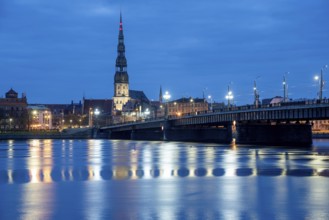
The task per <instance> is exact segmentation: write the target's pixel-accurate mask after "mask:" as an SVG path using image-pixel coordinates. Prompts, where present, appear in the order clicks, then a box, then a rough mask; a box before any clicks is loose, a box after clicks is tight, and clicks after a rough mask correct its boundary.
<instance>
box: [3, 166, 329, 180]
mask: <svg viewBox="0 0 329 220" xmlns="http://www.w3.org/2000/svg"><path fill="white" fill-rule="evenodd" d="M227 172H232V169H229V170H225V169H224V168H213V169H211V170H208V169H206V168H202V167H201V168H196V169H189V168H186V167H182V168H179V169H177V170H171V169H168V170H164V169H159V168H158V167H153V168H150V169H148V170H144V169H143V168H142V167H140V168H138V169H131V168H129V167H124V166H121V167H109V166H107V167H102V168H101V170H99V169H95V170H94V169H92V167H84V168H83V167H81V168H76V169H57V168H54V169H52V170H49V169H48V168H45V169H33V170H27V169H24V170H14V171H11V170H9V171H5V170H1V171H0V183H7V184H10V183H15V184H21V183H51V182H62V181H99V180H103V181H106V180H125V179H142V178H143V179H149V178H164V179H165V178H177V177H180V178H187V177H223V176H226V175H225V174H226V173H227ZM167 173H169V174H170V175H168V174H167ZM230 176H234V177H247V176H273V177H275V176H304V177H307V176H308V177H311V176H321V177H329V169H319V170H316V169H308V168H305V169H291V170H285V169H281V168H265V169H264V168H260V169H253V168H238V169H235V170H233V175H230Z"/></svg>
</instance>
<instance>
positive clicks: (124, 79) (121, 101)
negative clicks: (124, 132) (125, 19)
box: [113, 12, 130, 111]
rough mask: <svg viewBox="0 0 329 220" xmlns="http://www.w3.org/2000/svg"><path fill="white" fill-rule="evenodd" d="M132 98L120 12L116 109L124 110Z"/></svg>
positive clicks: (114, 98) (114, 99)
mask: <svg viewBox="0 0 329 220" xmlns="http://www.w3.org/2000/svg"><path fill="white" fill-rule="evenodd" d="M129 100H130V97H129V77H128V73H127V60H126V56H125V45H124V37H123V26H122V15H121V12H120V26H119V43H118V56H117V59H116V64H115V75H114V96H113V103H114V108H115V110H119V111H122V108H123V106H124V105H125V104H126V103H127V102H128V101H129Z"/></svg>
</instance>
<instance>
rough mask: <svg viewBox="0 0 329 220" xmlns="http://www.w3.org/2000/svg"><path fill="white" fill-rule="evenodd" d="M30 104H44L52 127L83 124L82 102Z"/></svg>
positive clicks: (58, 127)
mask: <svg viewBox="0 0 329 220" xmlns="http://www.w3.org/2000/svg"><path fill="white" fill-rule="evenodd" d="M31 106H44V107H45V108H48V110H49V111H50V112H51V115H52V126H51V127H52V128H53V129H61V128H64V127H70V126H79V125H81V124H83V118H82V103H81V101H80V102H79V103H74V102H73V101H72V102H71V104H40V103H38V104H31Z"/></svg>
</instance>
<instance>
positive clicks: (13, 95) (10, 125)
mask: <svg viewBox="0 0 329 220" xmlns="http://www.w3.org/2000/svg"><path fill="white" fill-rule="evenodd" d="M27 124H28V112H27V99H26V95H25V94H22V97H21V98H19V97H18V94H17V92H15V91H14V90H13V89H10V90H9V91H8V92H7V93H6V96H5V98H0V130H25V129H27Z"/></svg>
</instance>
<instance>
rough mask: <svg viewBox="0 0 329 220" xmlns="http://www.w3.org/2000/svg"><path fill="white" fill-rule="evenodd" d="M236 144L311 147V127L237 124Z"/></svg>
mask: <svg viewBox="0 0 329 220" xmlns="http://www.w3.org/2000/svg"><path fill="white" fill-rule="evenodd" d="M236 129H237V134H236V143H237V144H257V145H259V144H264V145H274V146H299V147H310V146H312V126H311V125H310V124H309V123H306V124H298V123H295V124H292V123H289V124H274V125H273V124H265V123H264V124H261V123H258V124H237V126H236Z"/></svg>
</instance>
